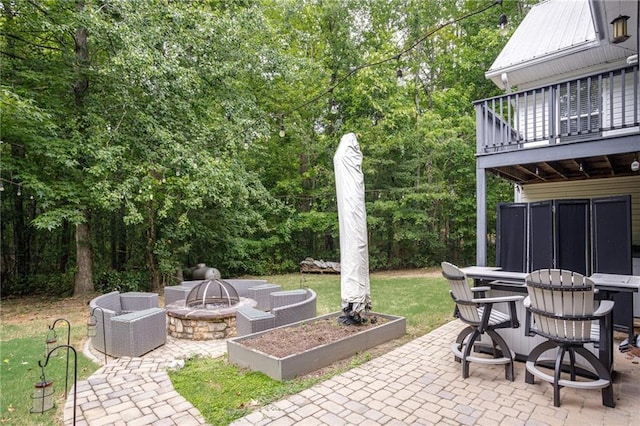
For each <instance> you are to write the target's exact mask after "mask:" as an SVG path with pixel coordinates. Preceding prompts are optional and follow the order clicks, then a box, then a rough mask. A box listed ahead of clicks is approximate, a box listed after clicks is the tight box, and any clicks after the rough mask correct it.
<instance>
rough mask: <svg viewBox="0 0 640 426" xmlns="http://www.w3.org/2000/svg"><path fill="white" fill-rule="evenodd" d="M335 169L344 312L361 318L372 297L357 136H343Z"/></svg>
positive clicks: (348, 134)
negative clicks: (361, 313)
mask: <svg viewBox="0 0 640 426" xmlns="http://www.w3.org/2000/svg"><path fill="white" fill-rule="evenodd" d="M333 166H334V170H335V177H336V199H337V202H338V222H339V226H340V285H341V287H340V288H341V296H342V309H343V311H345V313H348V314H350V315H351V316H355V317H357V318H359V317H360V312H361V311H362V310H364V309H366V310H369V309H370V307H371V294H370V285H369V243H368V240H367V212H366V209H365V204H364V175H363V174H362V152H361V151H360V146H359V145H358V140H357V138H356V135H355V134H353V133H347V134H345V135H344V136H342V138H341V139H340V144H339V145H338V149H337V150H336V153H335V155H334V156H333Z"/></svg>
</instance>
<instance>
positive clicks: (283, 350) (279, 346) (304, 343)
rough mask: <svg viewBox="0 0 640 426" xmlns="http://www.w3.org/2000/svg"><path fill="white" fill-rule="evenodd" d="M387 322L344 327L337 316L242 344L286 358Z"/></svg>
mask: <svg viewBox="0 0 640 426" xmlns="http://www.w3.org/2000/svg"><path fill="white" fill-rule="evenodd" d="M371 318H372V319H373V318H374V317H373V316H372V317H371ZM385 322H386V320H385V319H380V318H378V317H375V320H374V321H371V320H368V321H367V322H366V323H365V324H359V325H344V324H340V323H338V317H337V316H335V317H330V318H325V319H321V320H317V321H314V322H310V323H306V324H301V325H297V326H292V327H284V328H278V329H275V330H271V331H268V332H266V333H264V334H261V335H259V336H256V337H253V338H251V339H247V340H243V341H242V344H243V345H244V346H247V347H250V348H253V349H256V350H258V351H260V352H263V353H266V354H269V355H272V356H275V357H278V358H284V357H286V356H289V355H293V354H297V353H301V352H304V351H306V350H308V349H312V348H315V347H318V346H322V345H325V344H327V343H331V342H335V341H337V340H340V339H343V338H345V337H348V336H351V335H354V334H357V333H360V332H362V331H364V330H366V329H370V328H372V327H376V326H378V325H380V324H384V323H385Z"/></svg>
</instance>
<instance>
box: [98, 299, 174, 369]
mask: <svg viewBox="0 0 640 426" xmlns="http://www.w3.org/2000/svg"><path fill="white" fill-rule="evenodd" d="M89 309H90V314H91V315H93V317H94V318H95V320H96V335H95V336H93V337H92V338H91V344H92V346H93V347H94V348H95V349H97V350H98V351H100V352H103V353H106V354H107V355H110V356H113V357H122V356H130V357H138V356H141V355H143V354H145V353H147V352H149V351H151V350H153V349H155V348H157V347H159V346H162V345H164V344H165V342H166V340H167V316H166V311H165V309H163V308H160V307H159V306H158V295H157V294H156V293H140V292H129V293H120V292H118V291H113V292H111V293H107V294H103V295H101V296H98V297H96V298H95V299H93V300H91V302H90V303H89ZM105 346H106V347H105Z"/></svg>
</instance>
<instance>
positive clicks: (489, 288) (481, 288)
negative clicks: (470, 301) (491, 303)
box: [471, 286, 491, 293]
mask: <svg viewBox="0 0 640 426" xmlns="http://www.w3.org/2000/svg"><path fill="white" fill-rule="evenodd" d="M489 290H491V287H485V286H481V287H471V291H472V292H474V293H475V292H482V291H489Z"/></svg>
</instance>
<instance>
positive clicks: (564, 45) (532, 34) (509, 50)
mask: <svg viewBox="0 0 640 426" xmlns="http://www.w3.org/2000/svg"><path fill="white" fill-rule="evenodd" d="M603 36H605V37H606V34H603ZM626 54H627V52H625V51H624V49H620V48H617V47H616V46H614V45H610V44H609V43H608V42H606V41H605V42H604V43H601V41H600V39H599V36H598V34H597V32H596V26H595V25H594V22H593V15H592V13H591V8H590V5H589V0H547V1H543V2H541V3H538V4H537V5H535V6H533V7H532V8H531V10H530V11H529V13H528V14H527V16H526V17H525V18H524V19H523V21H522V22H521V23H520V25H519V26H518V28H517V29H516V31H515V32H514V33H513V35H512V36H511V38H510V39H509V41H508V42H507V44H506V45H505V47H504V48H503V49H502V51H501V52H500V54H499V55H498V57H497V58H496V60H495V61H494V63H493V65H491V68H489V71H487V72H486V74H485V75H486V77H487V78H489V79H491V80H493V81H494V83H495V84H496V85H497V86H499V87H503V86H504V84H503V82H502V79H501V75H502V73H505V72H506V73H507V74H508V80H509V84H510V85H512V86H518V85H520V86H530V85H531V83H532V82H538V81H543V80H544V79H546V78H549V77H555V78H557V77H558V76H559V75H562V74H571V73H572V72H573V71H576V70H580V69H585V68H589V67H592V66H595V65H598V64H603V63H607V62H615V61H618V60H620V59H623V58H625V55H626Z"/></svg>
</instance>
